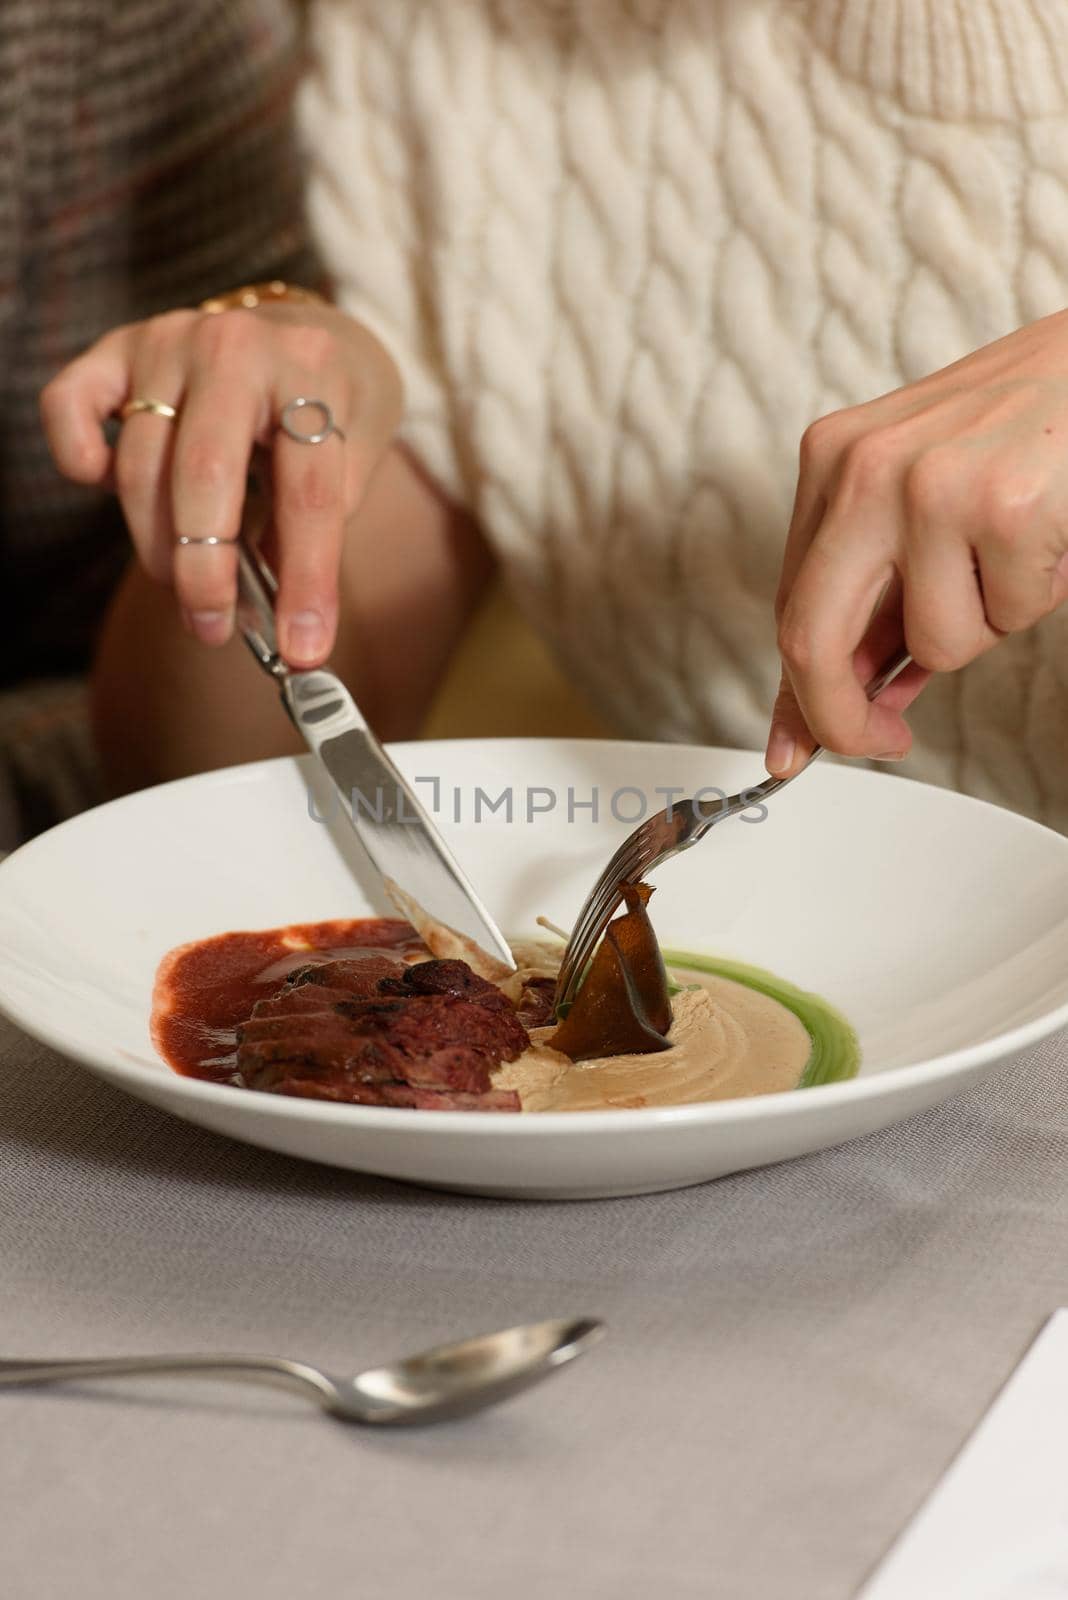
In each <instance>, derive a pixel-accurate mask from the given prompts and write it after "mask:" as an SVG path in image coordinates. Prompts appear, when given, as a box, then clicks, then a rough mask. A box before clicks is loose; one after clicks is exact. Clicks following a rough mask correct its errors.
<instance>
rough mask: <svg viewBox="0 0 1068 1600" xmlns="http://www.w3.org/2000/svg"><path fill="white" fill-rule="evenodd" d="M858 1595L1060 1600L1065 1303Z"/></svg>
mask: <svg viewBox="0 0 1068 1600" xmlns="http://www.w3.org/2000/svg"><path fill="white" fill-rule="evenodd" d="M857 1600H1068V1310H1061V1311H1058V1312H1056V1313H1055V1314H1054V1315H1053V1316H1052V1317H1051V1318H1050V1320H1049V1321H1048V1322H1047V1324H1046V1326H1045V1328H1044V1329H1043V1330H1042V1332H1041V1334H1040V1335H1039V1337H1038V1338H1037V1339H1036V1340H1035V1343H1034V1344H1033V1345H1032V1346H1031V1348H1030V1350H1029V1351H1028V1353H1027V1355H1026V1356H1025V1357H1024V1359H1023V1361H1021V1363H1020V1365H1019V1366H1018V1367H1017V1369H1016V1372H1015V1373H1014V1374H1013V1376H1012V1378H1011V1379H1010V1380H1009V1382H1008V1383H1007V1384H1006V1386H1005V1388H1004V1389H1003V1390H1002V1391H1001V1393H1000V1394H999V1395H998V1398H997V1399H996V1400H995V1402H994V1404H993V1405H992V1406H991V1408H990V1410H989V1411H988V1412H987V1414H986V1416H985V1417H984V1419H983V1421H982V1422H981V1423H980V1424H979V1426H978V1428H977V1429H976V1430H975V1432H974V1433H973V1434H972V1436H971V1438H970V1439H969V1441H968V1443H967V1444H966V1445H965V1447H964V1449H963V1450H962V1451H961V1453H960V1455H959V1456H958V1457H957V1459H956V1460H955V1461H954V1463H953V1465H952V1466H951V1467H950V1468H949V1471H948V1472H947V1473H946V1475H945V1477H944V1478H943V1479H942V1481H941V1482H940V1483H939V1484H938V1486H937V1488H936V1489H935V1490H934V1492H933V1493H932V1495H931V1496H930V1498H929V1499H928V1500H927V1502H926V1504H925V1505H924V1506H923V1507H922V1508H921V1509H920V1511H919V1512H917V1514H916V1516H915V1517H914V1518H913V1520H912V1522H911V1523H910V1524H909V1526H908V1527H907V1528H906V1529H905V1531H904V1533H903V1534H902V1535H901V1537H900V1539H898V1541H897V1543H896V1544H895V1545H894V1547H893V1548H892V1550H891V1551H890V1554H889V1555H888V1556H887V1558H886V1560H885V1561H884V1562H883V1563H882V1565H881V1566H880V1567H879V1569H878V1571H877V1572H876V1573H875V1575H874V1577H873V1578H872V1579H871V1580H870V1582H869V1583H868V1584H867V1585H866V1586H865V1588H864V1589H863V1590H862V1591H861V1593H860V1595H858V1597H857Z"/></svg>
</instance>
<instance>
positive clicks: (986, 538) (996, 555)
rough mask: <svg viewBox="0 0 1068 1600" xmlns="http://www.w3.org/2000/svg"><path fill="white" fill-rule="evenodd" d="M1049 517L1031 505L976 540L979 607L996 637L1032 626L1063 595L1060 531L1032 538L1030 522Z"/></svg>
mask: <svg viewBox="0 0 1068 1600" xmlns="http://www.w3.org/2000/svg"><path fill="white" fill-rule="evenodd" d="M1003 516H1005V514H1003ZM1051 520H1052V519H1050V517H1049V513H1048V511H1043V509H1042V508H1039V507H1035V508H1034V509H1033V510H1031V511H1030V513H1029V515H1028V516H1027V517H1024V516H1022V515H1021V516H1020V517H1019V519H1017V516H1016V515H1015V514H1013V515H1009V516H1007V517H1005V520H1002V521H1001V522H1000V523H999V525H998V526H996V527H994V528H990V529H987V530H986V531H984V532H983V533H982V534H980V536H979V538H978V539H977V540H976V548H975V555H976V560H977V562H978V566H979V583H980V585H981V590H982V602H983V608H984V612H985V616H986V621H987V624H988V626H989V628H991V629H992V630H993V631H994V633H995V636H996V637H1001V636H1003V635H1004V634H1006V633H1022V632H1023V630H1024V629H1025V628H1030V627H1033V626H1034V624H1035V623H1036V622H1039V621H1041V619H1042V618H1043V617H1044V616H1046V615H1048V613H1049V612H1050V611H1052V610H1053V609H1054V608H1055V607H1056V606H1057V605H1059V604H1060V603H1061V602H1062V601H1063V599H1064V587H1063V583H1062V581H1061V577H1060V575H1059V571H1058V567H1059V564H1060V562H1061V560H1062V558H1063V557H1062V552H1063V533H1060V532H1059V531H1058V532H1057V533H1056V534H1051V535H1050V536H1049V537H1048V538H1047V539H1046V540H1045V541H1043V542H1041V543H1040V542H1038V540H1036V538H1035V528H1036V526H1041V525H1042V523H1043V521H1051Z"/></svg>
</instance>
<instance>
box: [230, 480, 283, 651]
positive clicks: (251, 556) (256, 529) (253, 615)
mask: <svg viewBox="0 0 1068 1600" xmlns="http://www.w3.org/2000/svg"><path fill="white" fill-rule="evenodd" d="M266 517H267V502H266V498H265V495H264V493H263V491H262V490H261V489H260V486H259V484H258V483H257V482H256V480H255V478H254V477H250V481H249V491H248V497H247V498H246V500H245V509H244V511H243V513H242V517H241V531H240V534H239V536H238V541H237V623H238V626H239V628H240V629H241V632H242V634H243V635H244V638H245V643H246V644H247V645H248V647H249V649H250V650H251V651H252V654H253V655H254V656H255V657H256V660H257V661H258V662H259V664H260V666H261V667H262V668H263V670H264V671H265V672H267V673H269V674H270V676H271V677H272V678H275V679H283V680H284V679H285V678H286V677H287V676H288V674H289V668H288V667H287V666H286V663H285V662H284V661H283V659H282V656H281V653H280V651H279V649H278V632H277V629H276V628H275V620H274V597H275V595H276V594H277V593H278V579H277V578H276V577H275V575H274V573H273V572H272V571H271V569H270V567H269V566H268V565H267V563H266V561H264V559H263V557H262V556H261V555H260V552H259V538H260V535H261V534H262V531H263V526H264V523H265V521H266Z"/></svg>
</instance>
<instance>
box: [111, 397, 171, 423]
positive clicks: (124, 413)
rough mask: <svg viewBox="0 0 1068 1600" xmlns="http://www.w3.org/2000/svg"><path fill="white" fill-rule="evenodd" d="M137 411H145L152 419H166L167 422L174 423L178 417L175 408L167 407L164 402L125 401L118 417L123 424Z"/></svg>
mask: <svg viewBox="0 0 1068 1600" xmlns="http://www.w3.org/2000/svg"><path fill="white" fill-rule="evenodd" d="M139 411H147V412H149V413H150V414H151V415H152V416H153V417H166V418H167V421H168V422H174V421H175V420H176V419H177V416H178V410H177V407H176V406H169V405H168V404H167V402H166V401H165V400H127V402H126V404H125V405H124V406H123V408H122V410H121V411H120V412H119V416H120V417H121V419H122V421H123V422H125V421H126V420H127V418H128V417H133V416H136V415H137V413H138V412H139Z"/></svg>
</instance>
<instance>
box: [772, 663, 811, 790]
mask: <svg viewBox="0 0 1068 1600" xmlns="http://www.w3.org/2000/svg"><path fill="white" fill-rule="evenodd" d="M815 748H816V741H815V739H814V738H813V737H812V734H811V733H810V732H809V728H808V723H807V722H806V721H805V718H804V716H803V714H802V711H801V707H800V706H799V705H798V703H797V697H796V695H795V694H794V691H793V686H792V685H791V683H790V680H789V678H788V677H787V676H786V674H785V673H783V675H782V677H781V679H780V680H779V692H778V694H777V695H776V697H775V709H774V710H773V711H772V714H771V731H770V733H769V734H768V747H767V753H766V755H765V757H764V765H765V766H766V767H767V769H768V771H769V772H770V773H771V775H772V777H775V778H789V777H791V776H792V775H793V773H795V772H796V771H797V769H798V768H799V767H800V766H802V765H803V764H804V762H806V761H807V760H808V758H809V756H810V755H811V754H812V752H813V750H815Z"/></svg>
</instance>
